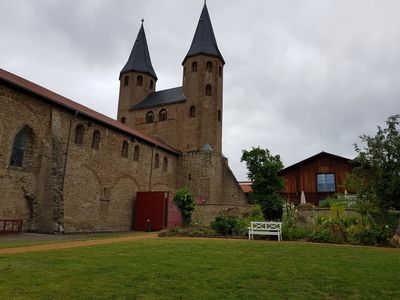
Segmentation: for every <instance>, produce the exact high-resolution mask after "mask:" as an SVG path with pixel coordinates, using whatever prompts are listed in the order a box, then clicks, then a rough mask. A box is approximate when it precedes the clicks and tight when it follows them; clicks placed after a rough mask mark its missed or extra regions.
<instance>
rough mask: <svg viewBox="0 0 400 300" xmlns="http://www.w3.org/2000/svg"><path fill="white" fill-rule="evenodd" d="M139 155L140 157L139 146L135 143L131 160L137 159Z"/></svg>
mask: <svg viewBox="0 0 400 300" xmlns="http://www.w3.org/2000/svg"><path fill="white" fill-rule="evenodd" d="M139 157H140V148H139V146H138V145H136V146H135V148H134V150H133V161H139Z"/></svg>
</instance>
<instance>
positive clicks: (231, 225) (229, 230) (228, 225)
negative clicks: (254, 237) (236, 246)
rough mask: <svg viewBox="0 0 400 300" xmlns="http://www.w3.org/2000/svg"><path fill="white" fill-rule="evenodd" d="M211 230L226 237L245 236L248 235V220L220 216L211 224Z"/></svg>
mask: <svg viewBox="0 0 400 300" xmlns="http://www.w3.org/2000/svg"><path fill="white" fill-rule="evenodd" d="M211 228H212V229H213V230H215V231H216V232H217V233H219V234H222V235H224V236H226V235H235V236H240V235H245V234H246V233H247V224H246V220H244V219H242V218H239V217H232V216H227V215H219V216H217V217H216V218H215V220H214V221H213V222H211Z"/></svg>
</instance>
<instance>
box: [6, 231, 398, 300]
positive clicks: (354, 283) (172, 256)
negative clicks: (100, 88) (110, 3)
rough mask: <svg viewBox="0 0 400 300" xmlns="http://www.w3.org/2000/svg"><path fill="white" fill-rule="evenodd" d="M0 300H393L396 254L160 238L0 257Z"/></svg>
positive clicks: (377, 250) (304, 245)
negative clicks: (72, 299)
mask: <svg viewBox="0 0 400 300" xmlns="http://www.w3.org/2000/svg"><path fill="white" fill-rule="evenodd" d="M0 272H1V273H0V298H1V299H71V298H74V299H95V298H96V299H133V298H135V299H254V298H255V299H285V298H287V299H293V298H296V299H400V281H399V280H400V251H399V250H397V249H384V248H368V247H354V246H336V245H327V244H309V243H278V242H268V241H244V240H237V241H234V240H214V239H210V240H187V239H175V238H160V239H149V240H138V241H133V242H126V243H120V244H109V245H101V246H94V247H86V248H74V249H67V250H54V251H47V252H34V253H26V254H14V255H0Z"/></svg>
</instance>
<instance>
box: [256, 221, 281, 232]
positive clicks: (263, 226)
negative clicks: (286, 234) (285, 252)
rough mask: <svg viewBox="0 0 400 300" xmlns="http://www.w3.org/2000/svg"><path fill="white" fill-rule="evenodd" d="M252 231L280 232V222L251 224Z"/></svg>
mask: <svg viewBox="0 0 400 300" xmlns="http://www.w3.org/2000/svg"><path fill="white" fill-rule="evenodd" d="M251 229H253V230H276V231H280V230H282V222H251Z"/></svg>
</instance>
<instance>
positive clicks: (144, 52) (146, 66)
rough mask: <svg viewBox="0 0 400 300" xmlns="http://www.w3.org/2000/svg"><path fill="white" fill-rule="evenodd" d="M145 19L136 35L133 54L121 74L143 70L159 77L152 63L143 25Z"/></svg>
mask: <svg viewBox="0 0 400 300" xmlns="http://www.w3.org/2000/svg"><path fill="white" fill-rule="evenodd" d="M143 22H144V20H143V19H142V25H141V26H140V30H139V33H138V35H137V37H136V41H135V44H134V45H133V48H132V51H131V55H130V56H129V59H128V61H127V63H126V64H125V67H124V68H123V69H122V70H121V73H120V76H121V74H123V73H127V72H130V71H136V72H143V73H147V74H150V75H151V76H153V77H154V78H155V79H157V75H156V72H154V69H153V66H152V64H151V59H150V54H149V48H148V47H147V40H146V34H145V33H144V27H143Z"/></svg>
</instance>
